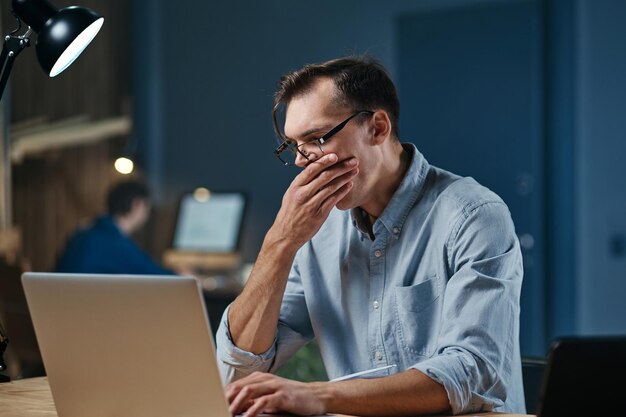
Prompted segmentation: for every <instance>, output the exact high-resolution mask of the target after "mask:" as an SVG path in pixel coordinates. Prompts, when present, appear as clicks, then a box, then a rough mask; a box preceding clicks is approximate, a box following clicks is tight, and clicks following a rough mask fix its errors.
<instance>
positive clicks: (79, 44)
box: [49, 17, 104, 77]
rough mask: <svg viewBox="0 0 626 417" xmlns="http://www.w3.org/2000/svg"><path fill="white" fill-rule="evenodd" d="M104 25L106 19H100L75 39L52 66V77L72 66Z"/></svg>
mask: <svg viewBox="0 0 626 417" xmlns="http://www.w3.org/2000/svg"><path fill="white" fill-rule="evenodd" d="M103 24H104V18H102V17H101V18H100V19H98V20H96V21H95V22H93V23H92V24H90V25H89V26H87V28H86V29H85V30H83V31H82V33H81V34H80V35H78V36H77V37H76V39H74V41H73V42H72V43H71V44H70V46H68V47H67V49H66V50H65V51H63V53H62V54H61V56H60V57H59V59H57V62H56V63H55V64H54V65H53V66H52V69H51V70H50V74H49V75H50V77H56V76H57V75H59V74H60V73H62V72H63V71H64V70H65V69H66V68H67V67H69V66H70V65H72V62H74V60H75V59H76V58H78V56H79V55H80V54H81V53H82V52H83V51H84V50H85V48H86V47H87V46H88V45H89V44H90V43H91V41H92V40H93V38H95V37H96V35H97V34H98V32H99V31H100V28H101V27H102V25H103Z"/></svg>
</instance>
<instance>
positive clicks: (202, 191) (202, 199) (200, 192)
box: [193, 187, 211, 203]
mask: <svg viewBox="0 0 626 417" xmlns="http://www.w3.org/2000/svg"><path fill="white" fill-rule="evenodd" d="M193 198H194V200H196V201H197V202H199V203H206V202H207V201H209V198H211V191H209V190H208V189H207V188H204V187H198V188H196V189H195V190H194V192H193Z"/></svg>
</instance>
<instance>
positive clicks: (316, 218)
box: [270, 154, 359, 249]
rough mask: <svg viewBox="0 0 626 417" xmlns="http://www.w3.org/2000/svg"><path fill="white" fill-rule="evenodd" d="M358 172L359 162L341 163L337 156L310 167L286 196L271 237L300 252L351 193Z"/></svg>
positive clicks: (321, 159) (350, 160)
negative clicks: (286, 243)
mask: <svg viewBox="0 0 626 417" xmlns="http://www.w3.org/2000/svg"><path fill="white" fill-rule="evenodd" d="M358 172H359V169H358V161H357V160H356V158H350V159H347V160H344V161H340V162H337V155H335V154H328V155H325V156H323V157H322V158H320V159H318V160H317V161H315V162H312V163H310V164H309V165H307V166H306V168H304V170H303V171H302V172H301V173H300V174H298V175H297V176H296V178H294V180H293V181H292V183H291V185H290V186H289V188H288V189H287V191H286V192H285V195H284V196H283V201H282V205H281V208H280V210H279V212H278V215H277V216H276V220H275V221H274V225H273V226H272V229H271V231H270V233H272V235H273V236H274V238H276V239H278V240H283V241H288V242H290V243H291V245H292V246H293V248H295V249H299V248H300V247H301V246H302V245H304V244H305V243H306V242H307V241H308V240H309V239H311V237H313V235H314V234H315V233H317V231H318V230H319V228H320V227H321V226H322V224H323V223H324V221H325V220H326V218H327V217H328V215H329V213H330V211H331V210H332V208H333V207H334V206H335V204H337V203H338V202H339V201H340V200H341V199H342V198H344V197H345V196H346V195H347V194H348V193H349V192H350V190H351V189H352V186H353V183H352V179H353V178H354V176H355V175H356V174H358Z"/></svg>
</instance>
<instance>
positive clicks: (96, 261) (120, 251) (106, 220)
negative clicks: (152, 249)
mask: <svg viewBox="0 0 626 417" xmlns="http://www.w3.org/2000/svg"><path fill="white" fill-rule="evenodd" d="M56 271H57V272H71V273H91V274H150V275H173V274H174V272H173V271H171V270H169V269H165V268H162V267H161V266H159V265H158V264H157V263H156V262H155V261H154V260H153V259H152V258H150V256H148V254H147V253H145V252H144V251H143V250H141V248H139V246H137V245H136V244H135V242H133V241H132V240H131V239H130V238H129V237H128V236H126V235H125V234H124V233H123V232H122V231H121V230H120V229H119V228H118V227H117V225H116V224H115V222H114V220H113V218H112V217H111V216H102V217H100V218H98V219H97V220H96V221H95V222H94V223H93V224H92V225H91V226H90V227H88V228H85V229H80V230H78V231H76V232H75V233H74V234H73V235H72V236H71V237H70V239H69V240H68V242H67V245H66V247H65V251H64V253H63V254H62V256H61V258H60V259H59V261H58V263H57V266H56Z"/></svg>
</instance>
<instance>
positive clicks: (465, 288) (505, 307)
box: [412, 202, 523, 414]
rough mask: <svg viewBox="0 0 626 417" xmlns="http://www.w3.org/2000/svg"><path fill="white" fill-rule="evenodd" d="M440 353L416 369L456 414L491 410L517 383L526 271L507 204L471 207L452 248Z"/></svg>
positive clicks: (458, 224)
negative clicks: (443, 395) (433, 383)
mask: <svg viewBox="0 0 626 417" xmlns="http://www.w3.org/2000/svg"><path fill="white" fill-rule="evenodd" d="M447 256H448V266H449V268H450V271H451V272H450V273H451V275H450V278H449V281H448V283H447V285H446V288H445V293H444V301H443V307H442V309H443V311H442V318H443V320H442V323H443V324H442V328H441V331H440V333H439V337H438V342H437V354H436V355H434V356H433V357H431V358H429V359H427V360H424V361H422V362H420V363H417V364H415V365H413V366H412V368H414V369H417V370H419V371H421V372H423V373H424V374H426V375H428V376H429V377H431V378H432V379H434V380H435V381H438V382H439V383H441V384H442V385H443V386H444V388H445V390H446V391H447V393H448V398H449V401H450V406H451V408H452V411H453V413H454V414H460V413H468V412H477V411H490V410H493V409H496V408H498V407H501V406H502V405H503V404H504V402H505V401H506V399H507V387H511V386H513V385H514V383H515V382H516V381H512V379H513V376H514V369H513V368H514V367H515V366H518V364H517V363H515V360H514V359H515V358H517V357H518V356H519V352H518V351H517V350H516V349H517V348H516V346H518V344H517V339H518V338H519V324H518V323H519V298H520V292H521V284H522V276H523V266H522V257H521V252H520V248H519V243H518V240H517V236H516V234H515V230H514V226H513V222H512V220H511V217H510V213H509V211H508V209H507V208H506V206H505V205H504V204H503V203H498V202H489V203H481V204H476V205H475V206H474V207H469V208H466V210H465V211H464V212H463V215H462V216H460V218H459V219H458V220H457V221H456V223H455V225H454V227H453V229H452V232H451V234H450V237H449V239H448V243H447Z"/></svg>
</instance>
